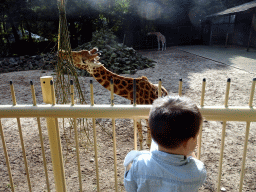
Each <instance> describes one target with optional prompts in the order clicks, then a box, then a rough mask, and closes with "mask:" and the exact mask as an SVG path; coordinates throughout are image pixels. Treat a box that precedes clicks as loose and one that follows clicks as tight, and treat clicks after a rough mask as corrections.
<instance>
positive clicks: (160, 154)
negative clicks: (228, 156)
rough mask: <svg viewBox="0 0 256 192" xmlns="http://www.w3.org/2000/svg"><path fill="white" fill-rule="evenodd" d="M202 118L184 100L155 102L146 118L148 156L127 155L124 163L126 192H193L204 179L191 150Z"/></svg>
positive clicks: (141, 152)
mask: <svg viewBox="0 0 256 192" xmlns="http://www.w3.org/2000/svg"><path fill="white" fill-rule="evenodd" d="M201 124H202V115H201V113H200V111H199V109H198V108H197V106H196V105H195V104H193V103H192V102H191V100H189V99H188V98H185V97H172V96H166V97H162V98H159V99H156V100H155V101H154V103H153V106H152V109H151V111H150V114H149V127H150V129H151V135H152V138H153V140H152V144H151V150H150V152H146V151H131V152H129V153H128V154H127V156H126V157H125V161H124V166H125V175H124V186H125V189H126V191H127V192H134V191H138V192H150V191H152V192H168V191H170V192H195V191H198V189H199V187H201V186H202V185H203V183H204V181H205V179H206V170H205V167H204V164H203V163H202V162H201V161H199V160H197V159H196V156H195V154H194V152H193V151H194V150H195V148H196V145H197V136H198V134H199V129H200V126H201Z"/></svg>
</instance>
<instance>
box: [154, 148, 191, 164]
mask: <svg viewBox="0 0 256 192" xmlns="http://www.w3.org/2000/svg"><path fill="white" fill-rule="evenodd" d="M152 158H153V159H157V160H158V161H162V162H164V163H166V164H171V165H176V166H181V165H185V164H187V163H188V159H187V157H186V156H184V155H176V154H170V153H166V152H163V151H152Z"/></svg>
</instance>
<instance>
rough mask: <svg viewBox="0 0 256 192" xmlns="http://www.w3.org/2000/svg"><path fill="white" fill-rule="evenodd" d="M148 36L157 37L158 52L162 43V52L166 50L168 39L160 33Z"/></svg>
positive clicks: (150, 33)
mask: <svg viewBox="0 0 256 192" xmlns="http://www.w3.org/2000/svg"><path fill="white" fill-rule="evenodd" d="M147 35H156V36H157V42H158V50H160V41H161V43H162V51H164V50H166V39H165V36H163V35H162V34H161V33H160V32H149V33H148V34H147Z"/></svg>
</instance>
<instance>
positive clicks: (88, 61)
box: [81, 48, 103, 70]
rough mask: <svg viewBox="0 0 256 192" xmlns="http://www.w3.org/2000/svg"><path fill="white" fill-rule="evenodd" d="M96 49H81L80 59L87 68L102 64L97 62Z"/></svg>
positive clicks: (91, 68) (97, 54)
mask: <svg viewBox="0 0 256 192" xmlns="http://www.w3.org/2000/svg"><path fill="white" fill-rule="evenodd" d="M97 51H98V49H97V48H93V49H92V50H90V51H88V50H82V51H81V55H82V60H83V63H84V64H85V65H86V66H87V67H88V69H89V70H93V69H95V68H98V67H100V66H103V64H102V63H101V62H99V59H100V57H99V55H100V53H97Z"/></svg>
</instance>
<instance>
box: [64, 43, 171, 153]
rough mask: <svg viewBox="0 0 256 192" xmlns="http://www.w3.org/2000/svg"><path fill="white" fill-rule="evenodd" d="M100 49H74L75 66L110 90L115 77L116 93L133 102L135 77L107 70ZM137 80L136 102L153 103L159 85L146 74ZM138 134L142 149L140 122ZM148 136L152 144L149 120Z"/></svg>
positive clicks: (148, 140) (162, 91) (164, 94)
mask: <svg viewBox="0 0 256 192" xmlns="http://www.w3.org/2000/svg"><path fill="white" fill-rule="evenodd" d="M97 51H98V49H97V48H94V49H92V50H91V51H87V50H81V51H72V52H71V55H72V58H73V61H74V66H75V67H77V68H79V69H82V70H86V71H88V72H89V73H90V74H91V75H92V76H93V77H94V78H95V79H96V80H97V81H98V82H99V83H100V84H101V85H102V86H103V87H105V88H106V89H107V90H109V91H110V80H111V79H113V82H114V93H115V94H117V95H119V96H121V97H124V98H126V99H129V100H130V101H131V103H133V79H134V78H131V77H123V76H120V75H117V74H115V73H113V72H111V71H109V70H107V69H106V68H105V67H104V66H103V64H101V63H100V62H99V61H98V60H99V54H98V53H97ZM67 54H68V52H66V51H63V50H60V51H59V57H61V58H63V59H67V60H69V59H68V58H69V57H68V55H67ZM135 80H136V103H137V104H152V103H153V101H154V100H155V99H157V98H158V85H157V84H156V85H155V84H152V83H151V82H149V80H148V78H147V77H145V76H142V77H139V78H135ZM167 94H168V92H167V91H166V89H165V88H164V87H163V86H162V87H161V95H162V96H166V95H167ZM137 125H138V134H139V141H140V149H142V140H143V135H142V126H141V123H140V122H138V123H137ZM147 129H148V134H147V135H148V136H147V145H148V147H150V145H151V132H150V129H149V126H148V122H147Z"/></svg>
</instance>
